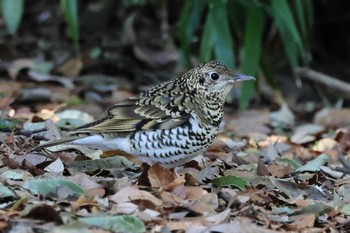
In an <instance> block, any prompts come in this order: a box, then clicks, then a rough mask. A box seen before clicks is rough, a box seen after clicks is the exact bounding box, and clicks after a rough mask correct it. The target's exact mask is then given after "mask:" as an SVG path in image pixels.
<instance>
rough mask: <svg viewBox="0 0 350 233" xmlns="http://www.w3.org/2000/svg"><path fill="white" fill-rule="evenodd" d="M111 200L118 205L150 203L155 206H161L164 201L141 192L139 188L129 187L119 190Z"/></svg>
mask: <svg viewBox="0 0 350 233" xmlns="http://www.w3.org/2000/svg"><path fill="white" fill-rule="evenodd" d="M109 199H110V200H112V201H114V202H115V203H117V204H120V203H125V202H130V201H137V200H141V201H143V200H144V201H149V202H151V203H152V204H154V205H155V206H161V205H162V204H163V201H162V200H160V199H158V198H156V197H155V196H153V195H152V194H151V193H149V192H147V191H144V190H140V189H139V188H138V187H137V186H135V185H133V186H127V187H124V188H122V189H121V190H119V191H118V192H117V193H116V194H114V195H112V196H110V197H109Z"/></svg>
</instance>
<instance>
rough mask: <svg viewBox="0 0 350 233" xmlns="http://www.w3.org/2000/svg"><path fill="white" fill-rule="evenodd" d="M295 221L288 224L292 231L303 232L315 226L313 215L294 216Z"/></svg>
mask: <svg viewBox="0 0 350 233" xmlns="http://www.w3.org/2000/svg"><path fill="white" fill-rule="evenodd" d="M295 217H296V220H295V221H294V222H293V223H292V224H290V226H292V227H293V228H294V229H298V230H305V229H307V228H309V227H313V226H314V225H315V221H316V216H315V214H313V213H309V214H303V215H300V216H295Z"/></svg>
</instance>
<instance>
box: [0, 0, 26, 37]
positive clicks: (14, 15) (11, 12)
mask: <svg viewBox="0 0 350 233" xmlns="http://www.w3.org/2000/svg"><path fill="white" fill-rule="evenodd" d="M23 6H24V2H23V0H1V11H2V15H3V17H4V20H5V23H6V26H7V30H8V31H9V32H10V33H11V34H15V33H16V31H17V29H18V26H19V24H20V22H21V19H22V16H23Z"/></svg>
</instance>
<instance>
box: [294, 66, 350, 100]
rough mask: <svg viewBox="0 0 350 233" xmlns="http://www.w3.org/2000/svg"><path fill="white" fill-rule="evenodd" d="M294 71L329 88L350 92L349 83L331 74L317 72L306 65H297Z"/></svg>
mask: <svg viewBox="0 0 350 233" xmlns="http://www.w3.org/2000/svg"><path fill="white" fill-rule="evenodd" d="M295 73H297V74H299V75H301V76H302V77H305V78H308V79H310V80H313V81H316V82H319V83H322V84H324V85H326V86H328V87H330V88H333V89H337V90H339V91H341V92H344V93H346V94H349V93H350V83H347V82H343V81H341V80H339V79H337V78H334V77H332V76H329V75H326V74H323V73H320V72H317V71H315V70H312V69H310V68H307V67H298V68H296V69H295ZM348 98H349V97H348Z"/></svg>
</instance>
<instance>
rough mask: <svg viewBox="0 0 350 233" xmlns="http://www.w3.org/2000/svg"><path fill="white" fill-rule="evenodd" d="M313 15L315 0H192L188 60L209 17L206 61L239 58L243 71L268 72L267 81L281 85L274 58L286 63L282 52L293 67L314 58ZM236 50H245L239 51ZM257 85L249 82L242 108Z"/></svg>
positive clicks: (183, 28)
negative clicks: (310, 45)
mask: <svg viewBox="0 0 350 233" xmlns="http://www.w3.org/2000/svg"><path fill="white" fill-rule="evenodd" d="M312 14H313V12H312V1H311V0H295V1H287V0H260V1H259V0H206V1H203V0H192V1H186V2H185V5H184V7H183V10H182V14H181V17H180V20H179V38H180V43H181V47H182V55H183V56H182V58H183V60H184V61H186V62H189V61H190V54H191V44H192V38H194V37H195V36H196V34H198V33H197V32H198V31H199V30H198V29H199V28H200V26H201V21H200V20H201V19H202V18H204V26H203V31H202V33H201V40H200V51H199V58H200V60H202V61H206V60H210V59H214V58H215V59H218V60H220V61H223V62H225V63H226V64H227V65H229V66H231V67H232V68H234V66H235V64H236V63H238V62H236V60H237V61H239V63H240V64H241V69H242V72H243V73H246V74H249V75H252V76H257V75H258V74H259V73H262V74H263V76H264V77H265V78H266V80H267V82H268V83H269V84H270V85H271V86H272V87H274V88H277V85H276V80H275V79H274V75H273V74H274V66H273V65H271V64H272V62H273V61H274V59H279V61H280V60H281V55H282V56H284V59H285V60H286V61H287V62H288V63H289V66H290V67H291V68H292V69H294V68H295V67H297V66H298V65H300V64H306V63H308V62H309V60H310V58H309V57H310V56H309V52H308V51H309V50H308V46H307V41H308V36H309V33H310V31H311V28H312V23H313V22H312V18H313V15H312ZM275 31H276V33H274V32H275ZM233 35H234V36H233ZM234 45H238V46H234ZM277 46H280V47H282V46H283V47H284V54H280V53H279V51H278V49H277V48H278V47H277ZM234 48H241V50H240V51H234ZM276 49H277V50H276ZM277 56H278V58H276V57H277ZM282 60H283V58H282ZM255 84H256V83H254V82H246V83H244V84H243V86H242V90H243V91H242V92H241V93H242V94H241V96H240V101H239V104H240V108H241V109H245V108H246V107H247V106H248V103H249V101H250V99H251V98H252V97H253V93H254V89H255V86H254V85H255Z"/></svg>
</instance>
